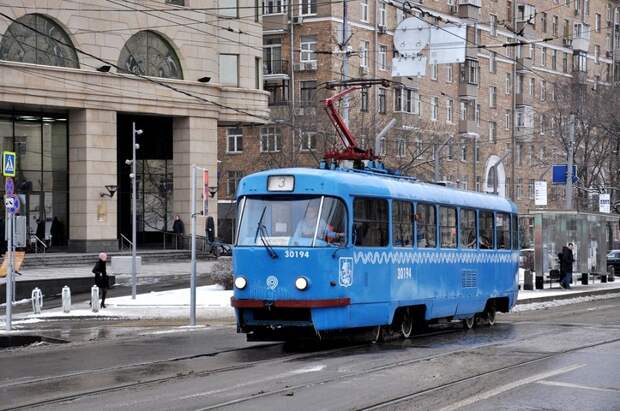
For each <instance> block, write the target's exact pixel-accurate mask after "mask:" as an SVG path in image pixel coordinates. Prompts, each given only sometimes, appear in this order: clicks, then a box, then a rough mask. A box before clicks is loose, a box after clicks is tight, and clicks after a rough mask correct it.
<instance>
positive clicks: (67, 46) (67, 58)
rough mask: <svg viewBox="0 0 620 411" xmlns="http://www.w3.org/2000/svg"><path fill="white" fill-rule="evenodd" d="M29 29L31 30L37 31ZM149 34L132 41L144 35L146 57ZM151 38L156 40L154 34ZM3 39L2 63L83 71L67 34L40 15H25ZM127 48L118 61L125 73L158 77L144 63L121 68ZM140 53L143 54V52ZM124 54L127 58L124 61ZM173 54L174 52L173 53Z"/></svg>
mask: <svg viewBox="0 0 620 411" xmlns="http://www.w3.org/2000/svg"><path fill="white" fill-rule="evenodd" d="M28 27H32V28H33V29H35V30H36V31H35V30H31V29H29V28H28ZM146 33H151V32H149V31H141V32H139V33H137V34H136V35H134V36H133V37H131V38H130V39H129V40H130V41H131V40H132V39H133V38H134V37H135V36H138V35H141V36H142V35H143V36H144V42H139V45H142V43H144V52H145V53H146V36H147V35H146ZM152 34H153V35H154V36H157V35H156V34H155V33H152ZM0 38H1V40H2V41H1V42H0V60H9V61H19V62H22V63H32V64H41V65H46V66H59V67H72V68H79V67H80V63H79V61H78V56H77V53H76V51H75V48H74V47H73V43H72V42H71V39H70V38H69V36H68V35H67V33H66V32H65V31H64V30H63V29H62V28H61V27H60V26H59V25H57V24H56V23H55V22H54V21H52V20H51V19H48V18H47V17H44V16H42V15H40V14H26V15H25V16H22V17H19V18H18V19H16V20H15V21H14V22H12V23H11V24H10V25H9V27H8V29H7V30H6V32H5V33H4V34H3V35H2V36H0ZM166 45H167V44H166ZM126 47H127V45H125V47H123V50H122V51H121V59H120V60H119V65H120V66H121V68H123V69H125V68H127V70H126V71H130V72H132V73H137V74H143V75H149V76H151V75H154V76H157V74H156V73H148V74H147V72H146V70H145V67H144V66H143V65H144V64H145V63H144V61H142V62H141V63H138V62H135V63H133V64H134V65H133V66H132V67H126V65H124V64H122V63H123V62H125V61H128V54H129V53H128V52H127V51H126ZM162 49H163V48H156V49H155V51H156V52H157V53H158V55H157V56H153V57H159V54H160V53H161V51H162ZM170 50H171V49H170ZM140 51H143V50H142V48H141V50H140ZM123 52H124V54H125V58H124V59H123ZM165 53H168V51H167V50H165ZM172 53H174V52H173V51H172ZM144 57H146V60H147V65H148V66H149V67H150V66H151V63H152V62H151V59H149V58H148V57H149V55H148V54H145V55H144ZM174 58H175V60H174V61H173V63H174V62H176V63H178V59H176V54H175V55H174ZM134 60H135V59H134ZM177 68H178V69H179V70H180V66H177ZM130 69H131V70H130ZM157 77H160V76H157ZM173 78H182V77H173Z"/></svg>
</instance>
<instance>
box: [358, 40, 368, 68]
mask: <svg viewBox="0 0 620 411" xmlns="http://www.w3.org/2000/svg"><path fill="white" fill-rule="evenodd" d="M369 47H370V43H369V42H367V41H362V42H360V67H368V48H369Z"/></svg>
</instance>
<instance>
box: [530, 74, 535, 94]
mask: <svg viewBox="0 0 620 411" xmlns="http://www.w3.org/2000/svg"><path fill="white" fill-rule="evenodd" d="M529 92H530V96H535V95H536V79H535V78H531V79H530V88H529Z"/></svg>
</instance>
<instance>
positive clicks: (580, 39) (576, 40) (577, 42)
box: [572, 24, 590, 52]
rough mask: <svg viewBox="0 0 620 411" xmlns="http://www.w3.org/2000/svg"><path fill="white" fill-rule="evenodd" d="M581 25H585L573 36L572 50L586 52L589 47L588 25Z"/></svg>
mask: <svg viewBox="0 0 620 411" xmlns="http://www.w3.org/2000/svg"><path fill="white" fill-rule="evenodd" d="M583 26H584V27H585V28H584V29H583V30H584V31H582V32H581V34H579V35H575V36H574V37H573V41H572V45H573V50H576V51H585V52H587V51H588V49H589V48H590V28H589V27H590V26H588V25H585V24H584V25H583Z"/></svg>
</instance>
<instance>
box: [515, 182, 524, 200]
mask: <svg viewBox="0 0 620 411" xmlns="http://www.w3.org/2000/svg"><path fill="white" fill-rule="evenodd" d="M516 191H517V199H520V198H521V197H523V178H522V177H519V178H517V187H516Z"/></svg>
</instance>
